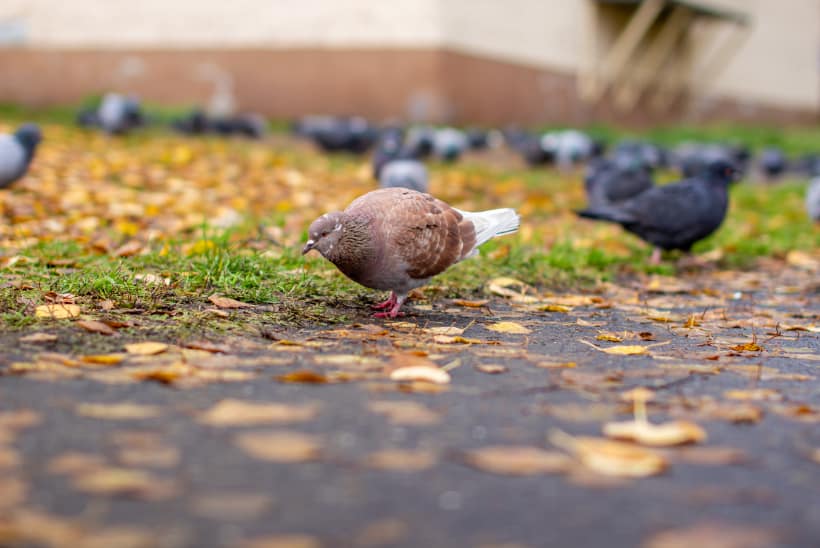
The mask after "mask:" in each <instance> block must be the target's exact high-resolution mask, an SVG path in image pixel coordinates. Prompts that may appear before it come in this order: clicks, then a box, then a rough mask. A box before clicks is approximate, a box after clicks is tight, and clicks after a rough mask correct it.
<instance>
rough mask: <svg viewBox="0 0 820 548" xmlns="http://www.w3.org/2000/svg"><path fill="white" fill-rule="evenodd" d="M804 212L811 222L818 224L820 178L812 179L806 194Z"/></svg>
mask: <svg viewBox="0 0 820 548" xmlns="http://www.w3.org/2000/svg"><path fill="white" fill-rule="evenodd" d="M806 211H808V212H809V218H810V219H811V220H812V221H815V222H820V177H818V178H815V179H812V181H811V182H810V183H809V188H808V191H807V192H806Z"/></svg>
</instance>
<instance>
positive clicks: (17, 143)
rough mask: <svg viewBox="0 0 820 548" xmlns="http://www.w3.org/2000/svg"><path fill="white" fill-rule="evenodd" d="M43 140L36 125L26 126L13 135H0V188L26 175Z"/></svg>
mask: <svg viewBox="0 0 820 548" xmlns="http://www.w3.org/2000/svg"><path fill="white" fill-rule="evenodd" d="M41 139H42V135H41V133H40V128H39V127H38V126H37V125H36V124H25V125H22V126H20V128H19V129H18V130H17V131H15V132H14V133H13V134H11V135H9V134H3V135H0V188H5V187H7V186H9V185H10V184H11V183H13V182H14V181H16V180H17V179H19V178H20V177H22V176H23V175H25V174H26V171H28V166H29V165H30V164H31V160H32V158H34V151H35V150H36V148H37V144H38V143H39V142H40V140H41Z"/></svg>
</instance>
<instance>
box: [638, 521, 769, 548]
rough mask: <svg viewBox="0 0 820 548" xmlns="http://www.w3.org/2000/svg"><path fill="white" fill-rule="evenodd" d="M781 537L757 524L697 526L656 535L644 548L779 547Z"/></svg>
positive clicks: (709, 523) (699, 524)
mask: <svg viewBox="0 0 820 548" xmlns="http://www.w3.org/2000/svg"><path fill="white" fill-rule="evenodd" d="M778 540H779V535H777V534H776V533H775V532H774V531H771V530H769V529H764V528H762V527H757V526H755V525H753V524H748V523H747V524H743V525H734V524H726V523H717V522H706V523H696V524H694V525H690V526H687V527H681V528H676V529H668V530H666V531H662V532H660V533H656V534H655V535H653V536H652V537H651V538H649V539H647V540H646V542H644V543H643V545H642V547H643V548H691V547H694V546H697V547H698V548H770V547H771V546H777V545H779V542H778Z"/></svg>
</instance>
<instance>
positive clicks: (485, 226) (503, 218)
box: [456, 208, 521, 257]
mask: <svg viewBox="0 0 820 548" xmlns="http://www.w3.org/2000/svg"><path fill="white" fill-rule="evenodd" d="M456 211H458V212H459V213H461V214H462V215H463V216H464V218H465V219H467V220H468V221H470V222H472V223H473V226H474V227H475V240H476V241H475V247H473V249H472V250H470V253H469V254H467V256H469V257H472V256H473V255H475V254H477V248H478V246H480V245H481V244H483V243H485V242H487V241H489V240H491V239H493V238H495V237H496V236H503V235H504V234H512V233H513V232H517V231H518V226H519V225H520V224H521V217H519V216H518V213H516V212H515V210H514V209H508V208H505V209H490V210H488V211H476V212H475V213H472V212H470V211H461V210H460V209H458V210H456Z"/></svg>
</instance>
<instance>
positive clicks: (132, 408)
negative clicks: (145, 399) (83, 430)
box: [74, 403, 160, 420]
mask: <svg viewBox="0 0 820 548" xmlns="http://www.w3.org/2000/svg"><path fill="white" fill-rule="evenodd" d="M74 412H75V413H77V414H78V415H81V416H83V417H93V418H95V419H111V420H139V419H150V418H153V417H158V416H159V414H160V408H159V407H157V406H155V405H141V404H138V403H81V404H79V405H77V407H75V408H74Z"/></svg>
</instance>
